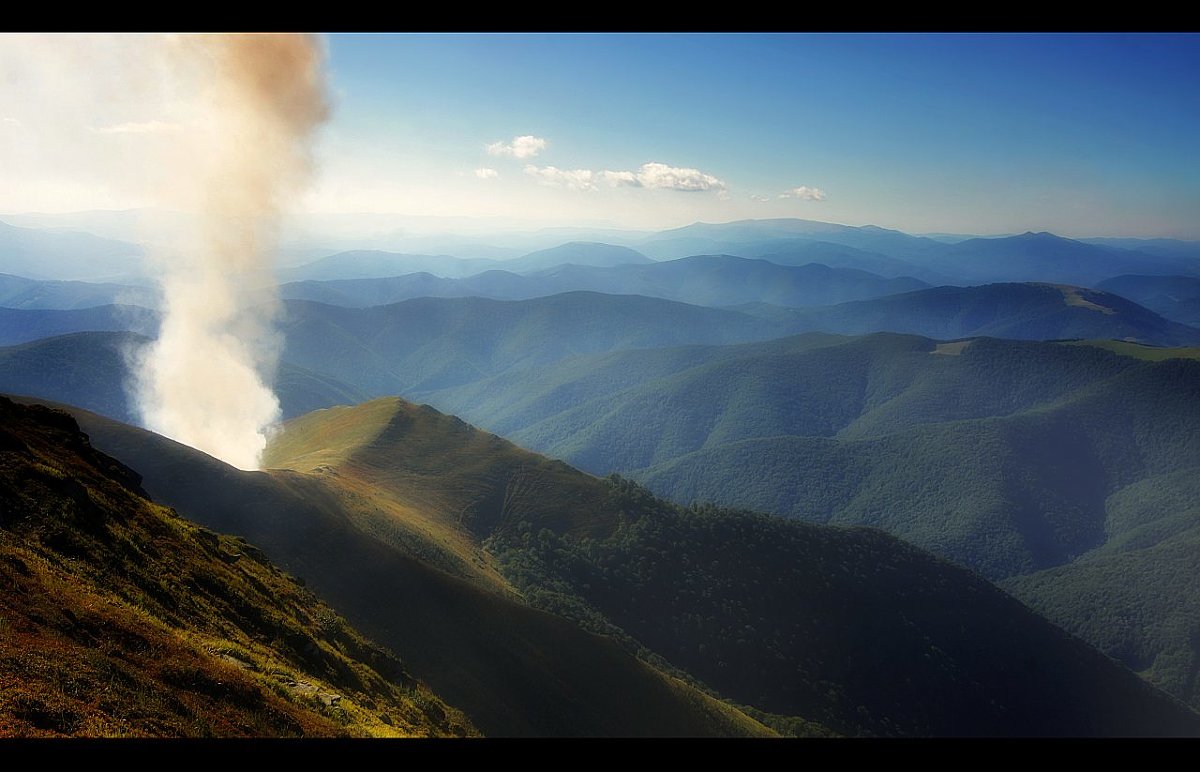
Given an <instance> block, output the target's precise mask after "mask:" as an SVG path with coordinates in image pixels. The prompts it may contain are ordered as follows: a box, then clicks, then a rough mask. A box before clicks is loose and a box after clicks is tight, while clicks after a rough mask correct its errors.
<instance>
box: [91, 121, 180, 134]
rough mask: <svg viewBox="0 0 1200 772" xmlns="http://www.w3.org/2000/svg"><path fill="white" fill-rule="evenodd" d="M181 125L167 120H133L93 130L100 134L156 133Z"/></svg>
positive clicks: (172, 129) (171, 129)
mask: <svg viewBox="0 0 1200 772" xmlns="http://www.w3.org/2000/svg"><path fill="white" fill-rule="evenodd" d="M178 128H179V126H178V125H177V124H174V123H166V122H165V121H141V122H137V121H131V122H128V123H118V124H116V125H113V126H101V127H100V128H98V129H92V131H95V132H97V133H98V134H156V133H158V132H162V131H174V130H175V129H178Z"/></svg>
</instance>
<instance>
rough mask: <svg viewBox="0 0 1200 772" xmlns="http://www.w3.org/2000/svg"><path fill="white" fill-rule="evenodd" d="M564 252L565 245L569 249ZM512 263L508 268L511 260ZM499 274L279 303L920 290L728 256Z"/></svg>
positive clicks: (726, 302) (830, 299) (782, 301)
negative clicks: (575, 294)
mask: <svg viewBox="0 0 1200 772" xmlns="http://www.w3.org/2000/svg"><path fill="white" fill-rule="evenodd" d="M568 246H570V245H568ZM514 262H515V261H514ZM507 266H508V264H507V263H506V264H505V270H502V271H501V270H493V271H486V272H484V273H481V274H478V275H475V276H469V277H465V278H460V279H448V278H440V277H437V276H434V275H432V274H430V273H416V274H409V275H405V276H395V277H390V278H379V279H345V280H340V281H321V282H315V281H307V282H292V283H288V284H285V285H283V286H282V288H281V294H282V296H283V297H284V298H287V299H293V300H315V301H317V302H321V303H333V304H336V305H344V306H354V307H363V306H372V305H383V304H386V303H395V302H398V301H401V300H407V299H409V298H415V297H486V298H495V299H501V300H526V299H530V298H537V297H544V296H547V295H557V294H560V293H564V292H577V291H579V292H601V293H605V294H609V295H644V296H646V297H656V298H665V299H667V300H675V301H679V302H681V303H691V304H694V305H703V306H731V305H737V304H741V303H772V304H775V305H781V306H794V307H795V306H821V305H830V304H834V303H841V302H843V301H847V300H858V299H862V298H874V297H879V296H882V295H891V294H895V293H899V292H908V291H911V290H915V289H920V288H922V287H925V286H927V285H926V284H925V283H924V282H921V281H918V280H917V279H913V278H911V277H900V278H894V279H886V278H884V277H882V276H879V275H876V274H872V273H868V272H866V271H861V270H858V269H855V268H830V267H829V266H826V265H820V264H807V265H802V266H781V265H776V264H775V263H771V262H767V261H766V260H748V259H745V258H740V257H732V256H730V255H698V256H695V257H687V258H682V259H679V260H670V261H666V262H661V263H654V262H651V261H650V260H649V259H645V260H644V261H643V262H641V263H632V264H628V265H613V266H601V267H597V266H591V265H578V264H564V265H557V266H555V267H553V268H548V269H545V270H540V271H536V272H533V273H529V274H526V275H519V274H516V273H513V272H512V270H514V269H510V268H508V267H507Z"/></svg>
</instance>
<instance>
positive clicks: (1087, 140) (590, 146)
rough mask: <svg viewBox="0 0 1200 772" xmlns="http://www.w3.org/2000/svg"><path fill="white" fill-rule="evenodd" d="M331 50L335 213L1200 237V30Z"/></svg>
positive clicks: (710, 37) (321, 155)
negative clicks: (770, 221)
mask: <svg viewBox="0 0 1200 772" xmlns="http://www.w3.org/2000/svg"><path fill="white" fill-rule="evenodd" d="M325 41H326V44H327V48H328V56H329V59H328V65H329V77H330V87H331V91H332V94H333V103H334V111H333V116H332V118H331V120H330V122H329V123H328V124H327V125H326V126H325V127H324V128H323V129H322V131H321V135H320V137H319V139H318V143H317V147H316V157H317V159H318V172H317V175H316V178H315V181H314V186H313V188H312V190H311V192H310V194H309V195H308V196H307V197H306V198H305V200H304V206H305V207H307V208H308V209H310V210H313V211H347V212H356V211H373V212H398V213H403V214H414V215H463V216H472V217H494V218H507V219H519V220H522V221H524V222H529V223H538V224H567V223H607V224H612V225H617V226H627V227H638V228H650V227H672V226H678V225H683V224H687V223H690V222H694V221H696V220H704V221H710V222H712V221H724V220H734V219H741V218H748V217H788V216H794V217H805V218H811V219H818V220H828V221H833V222H844V223H850V224H867V223H873V224H877V225H882V226H887V227H895V228H901V229H904V230H908V231H917V232H931V231H946V232H965V233H985V234H991V233H1009V232H1022V231H1026V230H1035V231H1037V230H1050V231H1054V232H1056V233H1060V234H1063V235H1074V236H1094V235H1132V236H1173V237H1182V238H1200V217H1198V216H1197V215H1200V150H1198V144H1197V140H1196V136H1197V134H1196V129H1197V126H1200V89H1197V88H1196V87H1195V84H1196V81H1197V76H1198V75H1200V35H1122V34H1106V35H1095V34H1075V35H1062V34H1054V35H976V34H970V35H947V34H933V35H891V34H850V35H831V34H812V35H762V34H737V35H732V34H728V35H727V34H695V35H679V34H637V35H629V34H599V35H578V34H570V35H568V34H540V35H516V34H502V35H447V34H425V35H375V34H336V35H330V36H328V37H326V38H325ZM0 43H2V40H0ZM0 113H3V108H0ZM4 119H5V116H4V115H2V114H0V121H2V120H4ZM142 120H145V117H143V118H142ZM0 128H3V126H2V125H0ZM518 137H527V138H530V139H526V140H524V141H522V142H518V143H516V144H515V145H514V144H513V142H514V139H515V138H518ZM489 145H491V146H492V147H493V150H492V151H491V152H489V150H488V149H487V148H488V146H489ZM648 165H649V166H648ZM29 189H30V190H33V189H37V188H36V186H34V185H31V186H29ZM48 189H49V188H48ZM788 191H791V193H790V194H789V193H788ZM75 192H76V193H80V191H75ZM110 193H111V191H110ZM80 195H83V194H82V193H81V194H80ZM76 199H79V200H84V199H86V195H83V198H82V199H80V198H79V196H75V197H74V198H72V199H71V200H72V201H75V200H76ZM64 200H65V199H64ZM106 201H108V202H109V203H110V204H111V203H114V200H113V199H112V198H111V196H110V198H109V199H106ZM0 207H3V208H10V209H11V208H12V203H11V202H10V199H5V200H3V201H0ZM25 208H26V209H36V208H38V207H37V206H28V207H25Z"/></svg>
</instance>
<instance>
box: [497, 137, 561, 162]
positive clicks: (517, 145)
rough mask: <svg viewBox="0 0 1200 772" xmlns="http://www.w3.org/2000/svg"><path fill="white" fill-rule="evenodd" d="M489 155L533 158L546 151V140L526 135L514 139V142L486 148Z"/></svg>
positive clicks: (498, 143)
mask: <svg viewBox="0 0 1200 772" xmlns="http://www.w3.org/2000/svg"><path fill="white" fill-rule="evenodd" d="M486 148H487V151H488V155H498V156H511V157H513V158H533V157H534V156H535V155H537V154H538V153H540V152H541V151H543V150H545V149H546V140H544V139H542V138H541V137H535V136H533V135H532V134H525V135H522V136H520V137H513V140H512V142H509V143H508V144H505V143H503V142H492V143H491V144H489V145H487V146H486Z"/></svg>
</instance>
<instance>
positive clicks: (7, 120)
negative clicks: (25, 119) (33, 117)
mask: <svg viewBox="0 0 1200 772" xmlns="http://www.w3.org/2000/svg"><path fill="white" fill-rule="evenodd" d="M0 124H6V125H12V126H20V125H21V122H20V121H18V120H17V119H16V118H0Z"/></svg>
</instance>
